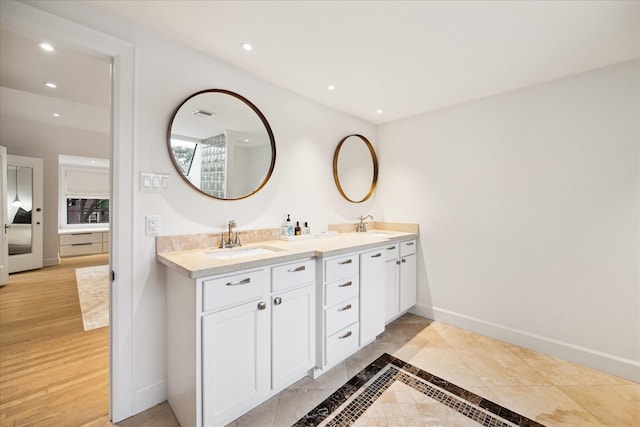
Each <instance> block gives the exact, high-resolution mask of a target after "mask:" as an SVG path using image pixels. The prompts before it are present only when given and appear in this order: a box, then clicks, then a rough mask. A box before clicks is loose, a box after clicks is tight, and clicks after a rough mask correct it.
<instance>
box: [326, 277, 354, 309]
mask: <svg viewBox="0 0 640 427" xmlns="http://www.w3.org/2000/svg"><path fill="white" fill-rule="evenodd" d="M359 290H360V281H359V280H358V276H353V277H347V278H345V279H340V280H337V281H335V282H331V283H327V284H326V285H325V291H324V292H325V301H324V304H325V305H326V306H331V305H334V304H337V303H339V302H340V301H346V300H348V299H350V298H353V297H356V296H358V294H359Z"/></svg>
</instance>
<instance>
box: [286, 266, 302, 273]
mask: <svg viewBox="0 0 640 427" xmlns="http://www.w3.org/2000/svg"><path fill="white" fill-rule="evenodd" d="M306 269H307V266H306V265H301V266H300V267H296V268H290V269H288V270H287V271H288V272H289V273H294V272H296V271H304V270H306Z"/></svg>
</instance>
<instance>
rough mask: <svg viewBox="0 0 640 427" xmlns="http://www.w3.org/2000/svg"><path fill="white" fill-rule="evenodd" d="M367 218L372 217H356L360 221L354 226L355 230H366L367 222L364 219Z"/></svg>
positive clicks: (361, 231)
mask: <svg viewBox="0 0 640 427" xmlns="http://www.w3.org/2000/svg"><path fill="white" fill-rule="evenodd" d="M367 218H371V219H373V217H372V216H371V215H367V216H361V217H358V219H359V220H360V223H359V224H358V225H357V227H356V232H358V233H364V232H366V231H367V224H366V223H365V222H364V220H365V219H367Z"/></svg>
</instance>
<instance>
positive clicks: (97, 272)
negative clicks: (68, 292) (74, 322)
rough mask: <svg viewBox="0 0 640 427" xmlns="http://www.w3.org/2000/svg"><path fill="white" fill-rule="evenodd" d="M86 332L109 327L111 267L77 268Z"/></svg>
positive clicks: (79, 295)
mask: <svg viewBox="0 0 640 427" xmlns="http://www.w3.org/2000/svg"><path fill="white" fill-rule="evenodd" d="M76 283H77V284H78V297H79V298H80V309H81V310H82V322H83V324H84V330H85V331H90V330H92V329H97V328H102V327H105V326H108V325H109V266H108V265H98V266H95V267H84V268H76Z"/></svg>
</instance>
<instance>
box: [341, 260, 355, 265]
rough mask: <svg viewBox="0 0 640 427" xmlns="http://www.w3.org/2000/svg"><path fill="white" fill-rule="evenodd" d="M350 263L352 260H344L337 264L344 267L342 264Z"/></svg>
mask: <svg viewBox="0 0 640 427" xmlns="http://www.w3.org/2000/svg"><path fill="white" fill-rule="evenodd" d="M352 262H353V260H352V259H348V260H346V261H340V262H339V263H338V264H340V265H344V264H351V263H352Z"/></svg>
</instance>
